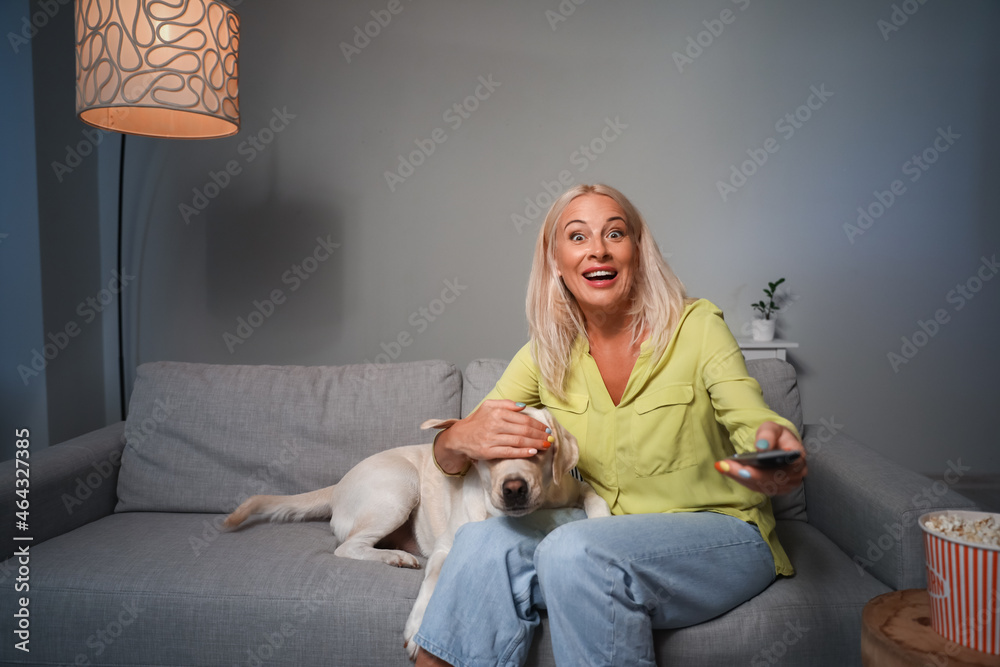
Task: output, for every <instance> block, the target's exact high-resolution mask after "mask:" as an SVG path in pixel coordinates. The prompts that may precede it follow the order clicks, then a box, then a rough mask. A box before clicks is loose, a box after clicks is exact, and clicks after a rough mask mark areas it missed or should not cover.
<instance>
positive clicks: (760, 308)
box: [750, 278, 785, 342]
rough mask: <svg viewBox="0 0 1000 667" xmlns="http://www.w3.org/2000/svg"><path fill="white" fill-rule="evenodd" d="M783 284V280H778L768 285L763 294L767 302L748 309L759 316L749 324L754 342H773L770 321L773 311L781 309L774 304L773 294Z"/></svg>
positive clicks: (754, 304)
mask: <svg viewBox="0 0 1000 667" xmlns="http://www.w3.org/2000/svg"><path fill="white" fill-rule="evenodd" d="M783 282H785V279H784V278H779V279H778V280H777V281H776V282H773V283H768V284H767V288H766V289H765V290H764V294H766V295H767V301H766V302H765V301H763V300H761V301H758V302H757V303H752V304H750V307H751V308H753V309H754V310H756V311H757V312H758V313H759V316H758V317H757V318H756V319H754V321H753V322H752V323H751V326H752V327H753V339H754V340H756V341H761V342H763V341H769V340H774V320H773V319H771V315H773V314H774V311H776V310H778V309H780V308H781V306H779V305H778V304H777V303H775V302H774V294H775V292H776V291H777V290H778V285H780V284H781V283H783Z"/></svg>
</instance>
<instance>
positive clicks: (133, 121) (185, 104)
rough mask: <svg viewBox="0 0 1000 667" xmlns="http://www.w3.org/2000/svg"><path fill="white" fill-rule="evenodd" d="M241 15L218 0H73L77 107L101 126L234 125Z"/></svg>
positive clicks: (218, 132) (231, 128)
mask: <svg viewBox="0 0 1000 667" xmlns="http://www.w3.org/2000/svg"><path fill="white" fill-rule="evenodd" d="M239 26H240V20H239V16H237V15H236V13H235V12H234V11H233V10H232V9H230V8H229V7H228V6H226V5H224V4H222V3H221V2H218V1H217V0H76V112H77V114H78V115H79V116H80V119H81V120H83V121H84V122H85V123H88V124H90V125H93V126H95V127H99V128H101V129H105V130H113V131H115V132H124V133H126V134H139V135H143V136H147V137H166V138H173V139H208V138H212V137H226V136H230V135H233V134H236V133H237V132H238V131H239V129H240V109H239V93H238V85H237V83H238V79H237V74H238V69H239V68H238V62H239V55H238V50H239V42H240V39H239Z"/></svg>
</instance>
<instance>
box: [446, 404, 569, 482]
mask: <svg viewBox="0 0 1000 667" xmlns="http://www.w3.org/2000/svg"><path fill="white" fill-rule="evenodd" d="M524 407H525V406H524V404H523V403H515V402H514V401H507V400H489V401H484V402H483V404H482V405H480V406H479V408H478V409H477V410H476V411H475V412H473V413H472V414H471V415H469V416H468V417H466V418H465V419H460V420H459V421H457V422H455V424H454V425H453V426H451V427H450V428H448V429H445V430H444V431H442V432H441V433H440V435H438V437H437V439H436V440H435V444H434V456H435V457H436V458H437V461H438V464H439V465H440V466H441V468H442V469H443V470H445V471H446V472H449V473H458V472H460V471H462V470H464V469H465V468H466V467H467V466H468V465H469V463H470V462H471V461H479V460H487V459H516V458H528V457H529V456H534V455H535V454H537V453H538V450H540V449H548V448H549V447H550V446H551V445H552V441H553V440H554V438H552V436H551V435H550V433H551V431H550V430H549V428H548V427H547V426H546V425H545V424H543V423H542V422H540V421H538V420H537V419H534V418H532V417H529V416H528V415H526V414H523V413H522V412H521V411H522V410H523V409H524Z"/></svg>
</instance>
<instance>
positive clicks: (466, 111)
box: [383, 74, 500, 192]
mask: <svg viewBox="0 0 1000 667" xmlns="http://www.w3.org/2000/svg"><path fill="white" fill-rule="evenodd" d="M476 81H477V82H478V83H477V85H476V88H475V90H473V91H472V93H471V94H469V95H467V96H466V97H465V98H464V99H462V100H461V101H460V102H455V103H454V104H452V105H451V106H449V107H448V108H447V109H445V110H444V113H443V114H441V118H442V120H444V122H445V123H447V124H448V127H450V128H451V130H452V132H457V131H458V128H460V127H462V123H464V122H465V121H467V120H468V119H469V118H471V117H472V114H473V113H475V112H476V110H477V109H478V108H479V105H480V104H481V103H483V102H485V101H486V100H488V99H490V96H492V95H493V93H495V92H496V90H497V88H499V87H500V82H499V81H494V80H493V75H492V74H488V75H486V76H485V77H482V76H481V77H479V78H478V79H476ZM446 141H448V133H447V132H445V130H444V129H443V128H440V127H436V128H434V129H433V130H431V132H430V136H429V137H428V138H426V139H414V140H413V143H414V144H415V145H416V147H417V148H416V150H412V151H410V152H409V153H408V154H407V155H406V156H405V157H404V156H403V155H398V156H397V158H398V159H399V163H398V164H397V166H396V169H395V171H386V172H384V173H383V176H384V177H385V183H386V185H388V186H389V192H395V191H396V188H397V187H399V186H400V185H402V184H403V183H405V182H406V179H408V178H409V177H410V176H413V174H414V172H416V170H417V168H418V167H419V166H420V165H422V164H424V163H425V162H427V160H428V158H430V156H431V155H433V154H434V151H436V150H437V147H438V146H440V145H441V144H443V143H444V142H446Z"/></svg>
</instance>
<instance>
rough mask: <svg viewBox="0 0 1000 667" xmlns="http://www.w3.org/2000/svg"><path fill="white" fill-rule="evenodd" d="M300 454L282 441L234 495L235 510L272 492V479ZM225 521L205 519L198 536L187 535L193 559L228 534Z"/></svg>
mask: <svg viewBox="0 0 1000 667" xmlns="http://www.w3.org/2000/svg"><path fill="white" fill-rule="evenodd" d="M300 454H301V449H300V445H299V444H298V443H296V442H294V441H288V440H283V441H282V443H281V449H280V450H279V451H278V453H277V454H276V455H275V456H274V457H273V458H272V459H271V460H270V461H268V462H267V463H265V464H264V465H262V466H258V468H257V469H256V470H254V471H253V472H252V473H251V474H250V476H249V477H247V478H246V479H245V480H244V481H243V484H242V486H241V488H240V490H239V491H238V492H237V493H236V501H235V502H234V503H233V504H232V509H233V510H235V509H236V508H237V507H239V506H240V504H242V503H243V501H244V500H246V499H247V498H249V497H250V496H252V495H254V494H258V493H267V492H268V491H273V490H274V479H275V477H276V476H277V474H278V472H279V471H280V470H282V469H283V468H286V467H288V466H289V465H290V464H291V463H292V462H294V461H296V460H298V458H299V455H300ZM225 520H226V515H224V514H219V515H216V516H213V517H211V518H206V519H204V520H203V521H202V522H201V527H202V531H201V534H200V535H189V536H188V545H189V546H190V547H191V551H192V553H194V557H195V558H198V557H199V556H201V555H202V554H203V553H205V551H206V550H207V549H208V548H209V547H211V546H212V545H213V544H214V543H215V541H216V540H218V539H219V536H220V535H222V534H223V533H226V532H228V531H227V530H226V529H225V527H224V526H223V525H222V524H223V522H224V521H225Z"/></svg>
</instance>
